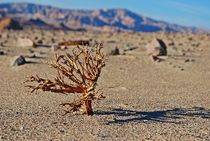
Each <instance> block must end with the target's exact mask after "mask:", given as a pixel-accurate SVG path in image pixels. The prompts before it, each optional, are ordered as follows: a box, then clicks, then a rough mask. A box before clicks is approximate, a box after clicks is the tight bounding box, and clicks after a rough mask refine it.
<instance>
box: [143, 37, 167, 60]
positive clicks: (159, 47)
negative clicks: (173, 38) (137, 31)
mask: <svg viewBox="0 0 210 141" xmlns="http://www.w3.org/2000/svg"><path fill="white" fill-rule="evenodd" d="M146 48H147V54H148V55H149V56H150V57H151V59H152V61H158V62H160V58H158V56H166V55H167V47H166V44H165V43H164V42H163V40H161V39H154V40H153V41H152V42H151V43H149V44H147V45H146Z"/></svg>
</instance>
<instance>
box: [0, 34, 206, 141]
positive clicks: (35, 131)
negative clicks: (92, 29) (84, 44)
mask: <svg viewBox="0 0 210 141" xmlns="http://www.w3.org/2000/svg"><path fill="white" fill-rule="evenodd" d="M1 35H2V36H1V38H0V43H4V44H9V45H7V46H3V45H2V46H1V45H0V49H1V50H3V51H5V52H6V53H7V54H6V55H1V56H0V140H2V141H4V140H15V141H16V140H40V141H43V140H52V141H56V140H63V141H67V140H71V141H74V140H75V141H77V140H84V141H87V140H94V141H100V140H107V141H110V140H112V141H115V140H116V141H123V140H125V141H134V140H161V141H162V140H176V141H180V140H184V141H191V140H196V141H197V140H198V141H199V140H202V141H204V140H210V61H209V60H210V35H208V34H191V33H176V34H175V33H114V34H111V33H71V32H67V33H65V32H61V31H52V32H50V31H46V32H44V31H39V30H36V31H30V30H29V31H19V32H14V31H4V32H1ZM19 36H24V37H29V38H32V39H36V40H38V39H37V38H40V39H41V40H42V41H43V43H42V44H44V45H45V46H41V45H40V47H37V48H31V49H32V50H34V51H35V52H37V53H38V57H37V58H26V59H27V61H30V63H28V64H25V65H22V66H18V67H11V66H10V63H11V60H12V58H13V57H14V56H15V55H24V54H27V51H28V48H20V47H16V46H13V45H10V43H12V42H13V41H14V40H15V38H16V37H19ZM154 37H159V38H161V39H163V40H164V41H165V42H166V43H167V45H168V57H165V58H163V59H164V61H162V62H160V63H153V62H151V60H150V59H149V58H148V56H147V55H146V53H145V45H146V44H147V43H149V42H150V41H151V40H152V39H153V38H154ZM90 38H92V39H96V40H98V41H104V47H105V48H109V47H113V46H117V47H119V48H126V47H127V46H135V47H138V48H137V49H135V50H132V51H126V52H125V55H118V56H107V61H106V67H105V68H104V69H103V71H102V74H101V77H100V79H99V82H98V85H99V88H103V91H104V95H105V96H106V99H104V100H103V101H100V102H96V103H94V112H95V114H94V115H93V116H86V115H74V114H67V115H65V116H64V115H63V114H64V112H63V108H62V107H60V106H59V104H60V103H63V102H67V101H71V100H73V99H74V95H69V96H66V95H62V94H53V93H50V92H42V91H37V92H36V93H33V94H31V93H30V91H29V90H28V89H27V88H25V87H24V84H23V82H24V80H25V77H26V76H28V75H31V74H39V75H40V76H46V77H49V78H50V77H51V76H52V75H53V74H55V72H54V71H52V70H51V69H49V67H48V66H47V65H46V64H45V63H44V62H46V61H49V60H50V59H52V58H53V56H54V54H55V52H53V51H51V49H50V48H49V46H50V45H51V44H52V42H53V41H54V40H55V42H59V41H63V40H70V39H71V40H75V39H90ZM5 41H7V42H5ZM66 51H68V49H67V50H65V51H59V52H60V53H63V52H66ZM189 60H191V61H189Z"/></svg>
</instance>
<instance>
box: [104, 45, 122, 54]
mask: <svg viewBox="0 0 210 141" xmlns="http://www.w3.org/2000/svg"><path fill="white" fill-rule="evenodd" d="M105 51H106V54H107V55H120V49H119V48H118V47H109V48H106V49H105ZM121 53H122V52H121Z"/></svg>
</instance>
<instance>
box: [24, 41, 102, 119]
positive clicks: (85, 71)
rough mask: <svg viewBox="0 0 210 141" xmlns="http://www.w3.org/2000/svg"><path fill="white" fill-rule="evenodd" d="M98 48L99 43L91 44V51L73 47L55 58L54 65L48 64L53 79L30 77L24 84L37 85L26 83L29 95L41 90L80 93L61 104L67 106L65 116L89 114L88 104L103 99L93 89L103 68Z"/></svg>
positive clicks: (88, 48) (100, 93)
mask: <svg viewBox="0 0 210 141" xmlns="http://www.w3.org/2000/svg"><path fill="white" fill-rule="evenodd" d="M102 47H103V44H102V43H95V45H94V47H93V48H92V47H88V46H82V47H80V46H77V48H75V49H74V50H73V51H72V54H69V53H67V54H66V55H59V56H58V55H57V56H56V62H54V63H50V66H51V67H52V68H54V69H56V70H57V76H56V77H55V78H54V80H49V79H45V78H41V77H39V76H38V75H36V76H30V77H28V80H26V82H35V83H38V85H33V84H32V85H31V84H29V85H26V87H28V88H30V89H32V91H31V92H34V91H35V90H39V89H41V90H43V91H51V92H54V93H63V94H70V93H79V94H82V95H81V96H80V97H79V99H78V100H75V101H74V102H71V103H63V104H61V105H63V106H70V107H71V108H70V110H69V111H66V112H67V113H68V112H76V111H81V110H82V111H83V113H84V114H88V115H93V110H92V101H93V100H100V99H102V98H104V96H103V95H102V92H100V91H99V90H98V91H96V90H95V88H96V85H97V80H98V78H99V76H100V73H101V69H102V68H103V67H104V66H105V62H104V55H103V53H102V51H101V49H102Z"/></svg>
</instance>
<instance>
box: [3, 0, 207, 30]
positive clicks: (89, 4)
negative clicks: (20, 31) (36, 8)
mask: <svg viewBox="0 0 210 141" xmlns="http://www.w3.org/2000/svg"><path fill="white" fill-rule="evenodd" d="M0 2H1V3H5V2H30V3H37V4H44V5H51V6H54V7H59V8H65V9H108V8H126V9H128V10H131V11H133V12H135V13H138V14H140V15H143V16H147V17H151V18H154V19H157V20H163V21H167V22H170V23H176V24H180V25H186V26H196V27H201V28H207V29H210V0H0Z"/></svg>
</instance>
